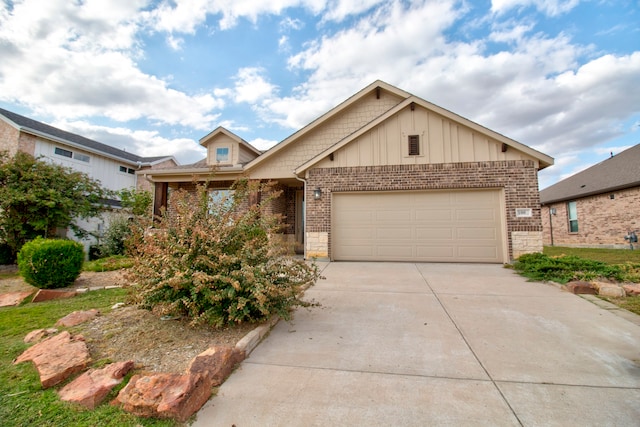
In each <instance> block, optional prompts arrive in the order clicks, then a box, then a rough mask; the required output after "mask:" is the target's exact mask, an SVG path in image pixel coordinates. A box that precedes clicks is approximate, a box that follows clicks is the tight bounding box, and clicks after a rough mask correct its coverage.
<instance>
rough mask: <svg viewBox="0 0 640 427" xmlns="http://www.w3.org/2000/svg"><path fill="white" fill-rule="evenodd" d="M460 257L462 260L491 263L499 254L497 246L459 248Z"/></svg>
mask: <svg viewBox="0 0 640 427" xmlns="http://www.w3.org/2000/svg"><path fill="white" fill-rule="evenodd" d="M458 255H459V257H460V258H461V259H473V260H482V259H484V260H486V261H490V260H493V259H495V257H496V256H498V253H497V251H496V248H495V246H468V247H460V248H458Z"/></svg>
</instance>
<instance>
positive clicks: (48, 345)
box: [14, 310, 279, 422]
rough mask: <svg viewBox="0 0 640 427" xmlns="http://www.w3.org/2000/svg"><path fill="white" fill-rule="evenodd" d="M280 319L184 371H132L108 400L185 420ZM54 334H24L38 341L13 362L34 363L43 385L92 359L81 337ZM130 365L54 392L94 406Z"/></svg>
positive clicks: (83, 317)
mask: <svg viewBox="0 0 640 427" xmlns="http://www.w3.org/2000/svg"><path fill="white" fill-rule="evenodd" d="M96 315H99V312H98V311H97V310H88V311H79V312H73V313H71V314H69V315H67V316H65V317H63V318H61V319H60V320H58V322H57V323H56V325H60V326H75V325H77V324H79V323H82V322H86V321H88V320H90V319H92V318H93V317H95V316H96ZM278 321H279V318H278V317H274V318H272V319H271V320H270V321H268V322H267V323H265V324H263V325H261V326H258V327H256V328H254V329H253V330H252V331H251V332H249V333H248V334H247V335H245V336H244V337H243V338H242V339H240V340H239V341H238V342H237V343H236V345H235V346H234V347H229V346H214V347H210V348H209V349H207V350H205V351H204V352H202V353H200V354H199V355H198V356H196V357H195V358H194V359H193V360H192V361H191V363H189V366H188V367H187V369H186V372H185V373H183V374H176V373H154V374H148V375H147V374H136V375H134V376H133V377H131V379H130V380H129V382H128V383H127V385H126V386H125V387H124V388H123V389H122V390H120V392H119V393H118V396H117V397H116V398H115V399H114V400H113V401H112V402H111V404H112V405H117V406H121V407H122V408H123V409H124V410H125V411H127V412H130V413H132V414H134V415H137V416H142V417H154V418H161V419H166V418H171V419H175V420H177V421H179V422H184V421H186V420H187V419H188V418H189V417H191V416H192V415H193V414H194V413H195V412H196V411H198V410H199V409H200V408H201V407H202V405H204V404H205V403H206V402H207V401H208V400H209V398H210V397H211V391H212V390H211V389H212V387H216V386H219V385H221V384H222V383H223V382H224V381H225V380H226V379H227V378H228V377H229V375H230V374H231V372H232V371H233V369H235V367H236V366H237V365H238V364H239V363H241V362H242V361H243V360H244V359H245V358H246V357H247V356H248V355H249V354H250V353H251V352H252V351H253V349H254V348H255V347H256V346H257V345H258V344H259V343H260V341H261V340H262V339H263V338H264V337H265V336H266V335H267V333H268V332H269V331H270V330H271V328H273V326H275V325H276V323H277V322H278ZM57 332H58V331H57V329H54V328H50V329H38V330H35V331H32V332H30V333H29V334H27V336H26V337H25V339H24V340H25V342H37V344H35V345H33V346H32V347H30V348H29V349H27V350H26V351H24V352H23V353H22V354H21V355H20V356H19V357H18V358H16V360H15V361H14V364H17V363H22V362H25V361H33V363H34V364H35V365H36V369H37V370H38V373H39V374H40V381H41V384H42V387H43V388H48V387H52V386H55V385H57V384H60V383H62V382H64V381H66V380H67V379H69V378H70V377H71V376H73V375H75V374H77V373H78V372H82V371H83V370H85V369H86V368H87V367H88V366H89V365H90V364H91V363H92V361H91V357H90V355H89V351H88V349H87V346H86V344H85V342H84V339H83V337H82V336H81V335H77V336H71V334H69V332H68V331H63V332H61V333H57ZM52 334H56V335H52ZM133 366H134V362H133V361H126V362H116V363H112V364H109V365H107V366H105V367H104V368H102V369H89V370H88V371H87V372H84V373H83V374H81V375H80V376H78V377H77V378H76V379H74V380H73V381H71V382H70V383H69V384H67V385H66V386H64V387H63V388H62V389H60V390H59V391H58V394H59V396H60V398H61V399H62V400H64V401H68V402H74V403H77V404H79V405H82V406H84V407H85V408H87V409H95V407H96V406H98V405H99V404H100V403H101V402H102V401H103V400H104V398H105V397H106V396H107V395H108V394H109V392H110V391H111V390H112V389H113V387H115V386H116V385H117V384H119V383H120V382H122V380H123V378H124V376H125V375H126V374H127V373H128V372H129V371H130V370H131V369H132V368H133Z"/></svg>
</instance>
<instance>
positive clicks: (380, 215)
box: [375, 210, 411, 224]
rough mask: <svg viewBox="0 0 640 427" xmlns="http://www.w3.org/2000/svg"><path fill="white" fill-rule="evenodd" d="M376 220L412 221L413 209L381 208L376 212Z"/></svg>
mask: <svg viewBox="0 0 640 427" xmlns="http://www.w3.org/2000/svg"><path fill="white" fill-rule="evenodd" d="M375 218H376V221H378V222H390V223H392V224H395V223H397V222H399V221H410V220H411V211H409V210H397V211H394V210H379V211H377V212H376V213H375Z"/></svg>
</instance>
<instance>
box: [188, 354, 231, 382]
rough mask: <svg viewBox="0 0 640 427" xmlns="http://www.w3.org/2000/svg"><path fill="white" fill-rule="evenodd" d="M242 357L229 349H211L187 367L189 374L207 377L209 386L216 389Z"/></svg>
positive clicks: (194, 359)
mask: <svg viewBox="0 0 640 427" xmlns="http://www.w3.org/2000/svg"><path fill="white" fill-rule="evenodd" d="M242 359H243V355H242V354H240V353H239V352H238V351H236V350H235V349H234V348H231V347H211V348H209V349H207V350H205V351H203V352H202V353H200V354H199V355H197V356H196V357H194V358H193V360H192V361H191V363H189V366H188V367H187V373H189V374H198V373H199V374H202V375H206V376H208V377H209V379H210V380H211V385H212V386H213V387H217V386H219V385H220V384H222V383H223V382H224V380H226V379H227V377H228V376H229V375H230V374H231V371H233V369H234V368H235V367H236V365H237V364H238V363H240V362H242Z"/></svg>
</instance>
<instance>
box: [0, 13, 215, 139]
mask: <svg viewBox="0 0 640 427" xmlns="http://www.w3.org/2000/svg"><path fill="white" fill-rule="evenodd" d="M144 4H145V2H142V1H136V0H133V1H122V0H119V1H115V2H109V4H108V5H107V4H106V3H103V2H99V1H86V2H82V3H69V2H67V1H64V0H51V1H47V2H44V3H43V2H39V1H36V0H26V1H24V2H22V3H17V4H15V5H14V7H13V9H12V10H10V9H9V8H8V7H7V5H6V3H4V4H3V6H0V7H1V8H2V9H0V10H1V12H0V57H2V58H3V59H2V61H0V77H1V78H0V100H3V101H6V102H17V103H21V104H23V105H27V106H29V107H31V108H32V109H34V110H37V111H39V112H42V113H46V114H48V115H53V116H56V117H67V118H78V117H87V116H92V115H101V116H106V117H109V118H112V119H115V120H119V121H128V120H134V119H138V118H143V117H144V118H148V119H151V120H153V121H156V122H159V123H168V124H174V125H177V124H180V125H185V126H193V127H196V128H198V129H207V128H209V127H210V126H211V123H212V122H213V121H214V120H215V119H216V117H217V115H216V114H213V113H212V112H211V111H212V110H214V109H217V108H221V107H222V106H223V105H224V104H223V101H222V100H220V99H217V98H215V97H214V96H213V95H212V94H208V93H203V94H187V93H184V92H181V91H178V90H176V89H173V88H171V87H170V86H169V84H168V83H167V82H166V81H164V80H162V79H160V78H158V77H156V76H153V75H149V74H146V73H144V72H142V71H141V70H140V69H139V67H138V65H137V63H136V62H135V58H136V57H138V56H139V55H140V48H139V46H138V40H137V39H136V35H137V32H138V31H140V28H139V27H138V25H139V23H138V22H137V21H136V20H137V19H138V17H139V15H138V14H137V11H138V9H139V8H140V7H142V6H144ZM25 63H28V64H29V66H28V67H25V66H24V64H25ZM17 70H19V71H17Z"/></svg>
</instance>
